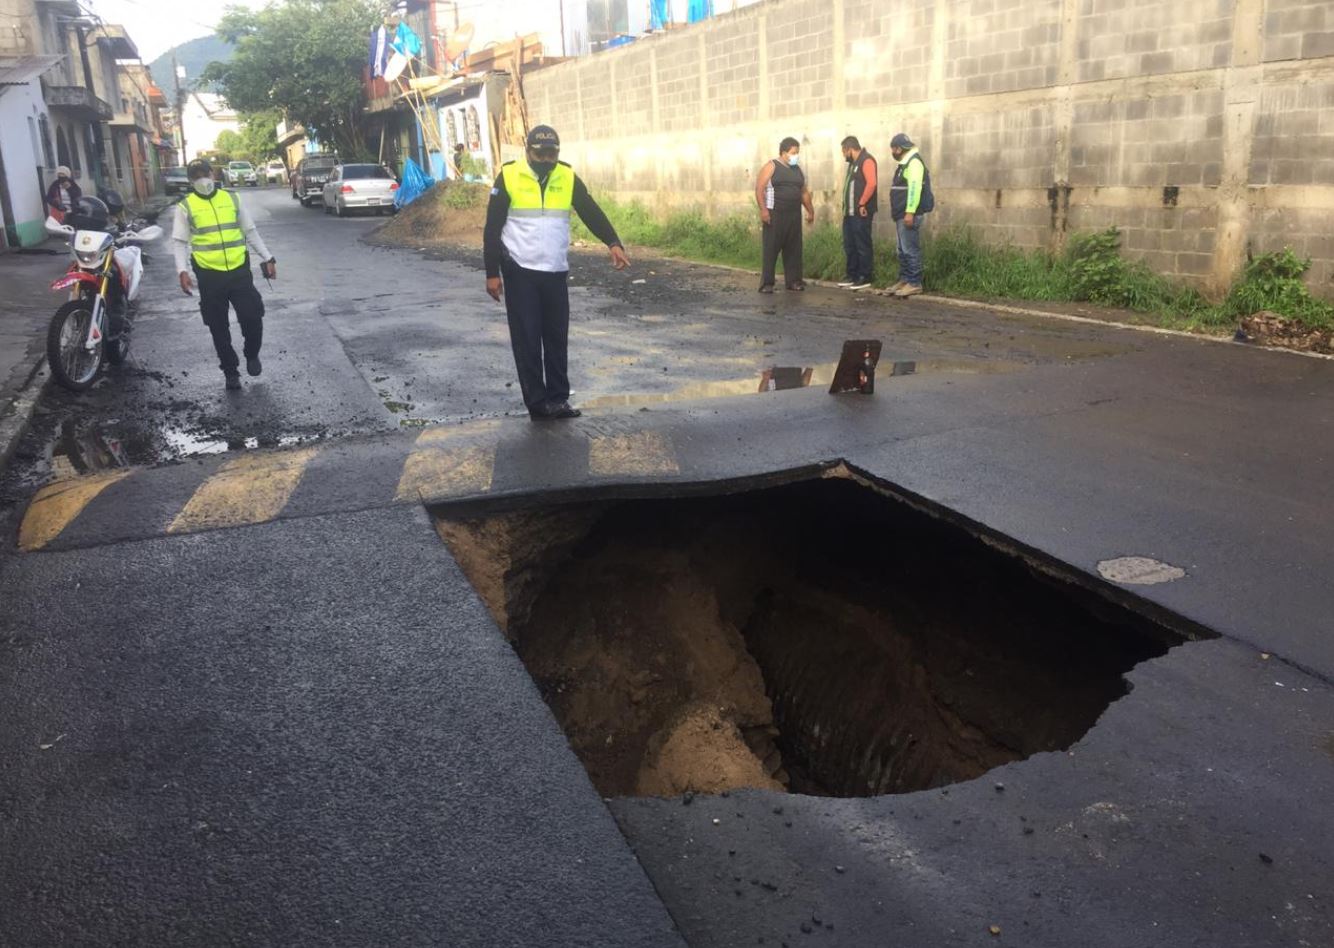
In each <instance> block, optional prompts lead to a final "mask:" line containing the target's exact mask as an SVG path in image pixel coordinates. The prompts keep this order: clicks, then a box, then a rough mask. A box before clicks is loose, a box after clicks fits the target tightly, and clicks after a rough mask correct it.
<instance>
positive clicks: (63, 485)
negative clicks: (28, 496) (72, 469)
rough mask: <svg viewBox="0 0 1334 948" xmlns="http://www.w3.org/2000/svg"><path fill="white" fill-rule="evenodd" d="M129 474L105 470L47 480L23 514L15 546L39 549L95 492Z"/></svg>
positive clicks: (55, 535) (27, 549)
mask: <svg viewBox="0 0 1334 948" xmlns="http://www.w3.org/2000/svg"><path fill="white" fill-rule="evenodd" d="M129 476H130V472H129V471H124V470H122V471H106V472H104V473H102V474H94V475H92V476H90V477H77V478H73V479H70V480H65V481H56V482H55V483H54V484H47V485H46V486H45V487H43V488H42V489H41V490H39V491H38V492H37V494H36V496H35V497H33V499H32V503H30V504H28V510H27V512H26V513H25V514H24V515H23V523H22V524H21V525H20V526H19V549H20V550H24V551H28V552H31V551H32V550H40V549H41V548H42V547H44V546H46V545H47V544H48V543H50V542H51V541H52V540H54V539H55V538H56V537H58V536H60V534H61V531H63V530H64V529H65V528H66V527H68V526H69V525H70V524H71V523H73V522H74V518H75V517H77V516H78V515H79V514H80V513H82V512H83V508H85V507H87V506H88V505H89V504H90V503H92V502H93V499H94V498H95V497H97V495H98V494H100V493H102V491H104V490H106V489H107V488H108V487H110V486H111V485H112V484H114V483H116V482H117V481H119V480H121V479H123V478H126V477H129Z"/></svg>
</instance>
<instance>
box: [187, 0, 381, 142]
mask: <svg viewBox="0 0 1334 948" xmlns="http://www.w3.org/2000/svg"><path fill="white" fill-rule="evenodd" d="M381 16H382V13H381V9H380V6H379V5H378V4H376V3H374V2H372V0H288V2H287V3H284V4H281V5H273V6H269V7H266V8H264V9H262V10H248V9H244V8H239V7H233V8H231V9H230V10H228V11H227V13H226V14H225V15H224V16H223V18H222V20H221V21H220V22H219V24H218V31H217V32H218V35H219V36H220V37H222V38H223V39H225V40H227V41H228V42H229V43H232V44H234V45H235V47H236V51H235V52H234V53H233V54H232V58H231V59H230V60H228V61H227V62H225V63H220V62H214V63H210V64H209V66H208V68H207V69H205V70H204V74H203V76H202V78H203V79H204V80H205V81H208V82H215V83H217V88H218V89H219V91H220V92H221V93H222V95H223V97H224V98H226V100H227V103H228V104H229V105H230V106H231V107H232V108H234V109H236V110H237V111H239V112H243V113H246V112H249V113H261V112H268V111H270V110H275V109H276V110H278V111H280V112H283V113H285V114H286V115H287V119H288V121H290V122H294V123H300V124H301V125H303V126H305V127H306V128H307V129H308V130H309V131H311V132H314V133H315V134H316V135H317V136H319V138H320V139H321V140H323V141H329V142H333V143H334V144H335V145H336V146H337V148H338V151H339V153H340V154H341V155H342V156H343V157H344V158H345V159H352V158H359V157H363V156H365V155H366V154H367V153H368V152H367V149H366V147H365V145H364V143H363V141H362V138H361V128H360V123H359V121H358V117H359V114H360V111H361V104H362V86H361V69H362V66H363V65H364V64H365V61H366V41H367V37H369V36H370V32H371V29H372V28H373V27H374V25H375V24H376V23H378V22H379V20H380V18H381ZM272 151H275V152H276V151H277V142H276V141H275V142H274V145H273V149H272Z"/></svg>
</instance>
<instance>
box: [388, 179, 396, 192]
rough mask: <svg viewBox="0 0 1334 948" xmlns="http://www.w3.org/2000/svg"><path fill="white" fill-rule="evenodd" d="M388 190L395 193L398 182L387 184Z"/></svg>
mask: <svg viewBox="0 0 1334 948" xmlns="http://www.w3.org/2000/svg"><path fill="white" fill-rule="evenodd" d="M389 190H390V191H397V190H398V182H397V181H392V182H390V184H389Z"/></svg>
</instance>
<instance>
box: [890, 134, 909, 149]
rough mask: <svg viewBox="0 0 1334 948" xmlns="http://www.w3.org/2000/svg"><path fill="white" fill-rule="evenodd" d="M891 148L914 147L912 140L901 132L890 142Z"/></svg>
mask: <svg viewBox="0 0 1334 948" xmlns="http://www.w3.org/2000/svg"><path fill="white" fill-rule="evenodd" d="M889 147H890V148H912V147H913V143H912V139H911V138H909V137H908V136H907V135H905V134H903V133H902V132H899V133H898V134H897V135H895V136H894V137H893V138H891V139H890V140H889Z"/></svg>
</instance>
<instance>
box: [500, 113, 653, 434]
mask: <svg viewBox="0 0 1334 948" xmlns="http://www.w3.org/2000/svg"><path fill="white" fill-rule="evenodd" d="M559 157H560V138H558V137H557V135H556V132H555V130H554V129H552V128H550V127H549V126H546V125H539V126H537V127H536V128H534V129H533V130H532V131H531V132H529V133H528V149H527V160H525V161H510V162H506V163H505V165H504V166H503V167H502V168H501V170H500V177H498V178H496V184H495V187H493V188H492V189H491V201H490V203H489V204H488V205H487V209H486V230H485V232H484V234H483V238H482V244H483V247H482V250H483V257H484V260H485V265H486V292H488V293H489V294H491V298H492V299H495V300H500V298H501V296H502V295H503V296H504V299H505V313H506V315H507V316H508V317H509V327H510V346H511V348H512V349H513V350H514V365H515V367H516V368H517V369H518V372H519V387H520V389H521V390H522V391H523V402H524V404H525V405H526V406H527V407H528V414H529V416H530V417H532V419H533V420H534V421H543V420H548V419H555V418H577V417H579V414H580V412H579V410H578V409H577V408H571V407H570V378H569V374H568V367H567V362H568V341H569V332H570V291H569V276H570V273H569V271H570V263H569V249H570V212H571V211H572V210H573V211H574V212H575V213H576V214H578V215H579V219H580V220H582V221H583V222H584V225H585V226H586V227H587V228H588V229H589V230H590V231H592V232H593V235H594V236H595V237H597V238H598V240H601V241H602V242H603V243H604V244H606V245H607V246H608V247H609V248H610V249H611V262H612V266H614V267H615V268H616V269H617V270H624V269H625V268H626V267H628V266H630V259H629V258H628V257H627V256H626V255H625V248H624V247H622V246H621V241H620V239H619V238H618V237H617V236H616V229H615V228H614V227H612V225H611V221H609V220H607V215H606V214H604V213H603V212H602V208H600V207H598V205H597V202H596V201H594V200H593V198H592V196H591V195H590V194H589V193H588V188H586V187H585V186H584V182H583V181H581V180H580V179H579V177H578V176H577V175H576V174H575V173H574V169H573V168H571V167H570V166H569V165H567V164H566V163H565V162H563V161H559V160H557V159H558V158H559ZM502 275H503V277H504V284H503V290H502V284H501V277H502Z"/></svg>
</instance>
